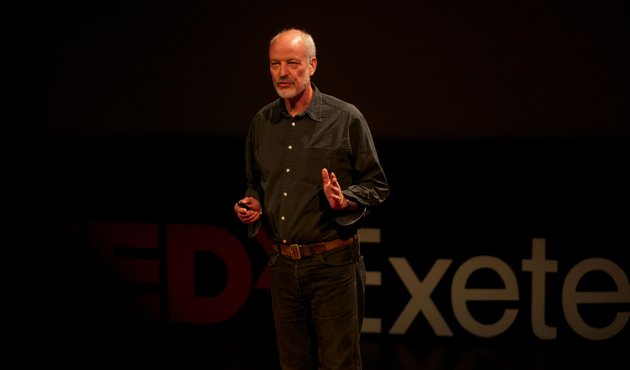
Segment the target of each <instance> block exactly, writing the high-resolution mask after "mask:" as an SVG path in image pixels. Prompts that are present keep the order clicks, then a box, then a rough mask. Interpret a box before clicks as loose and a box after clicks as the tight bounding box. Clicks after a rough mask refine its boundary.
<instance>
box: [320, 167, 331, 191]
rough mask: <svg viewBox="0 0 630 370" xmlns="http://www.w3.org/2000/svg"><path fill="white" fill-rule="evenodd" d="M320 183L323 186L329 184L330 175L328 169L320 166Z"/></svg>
mask: <svg viewBox="0 0 630 370" xmlns="http://www.w3.org/2000/svg"><path fill="white" fill-rule="evenodd" d="M322 183H323V184H324V187H328V186H330V176H329V175H328V170H327V169H325V168H322Z"/></svg>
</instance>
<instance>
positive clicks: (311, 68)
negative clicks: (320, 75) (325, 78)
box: [309, 57, 317, 76]
mask: <svg viewBox="0 0 630 370" xmlns="http://www.w3.org/2000/svg"><path fill="white" fill-rule="evenodd" d="M316 69H317V57H312V58H311V63H310V65H309V76H312V75H314V74H315V70H316Z"/></svg>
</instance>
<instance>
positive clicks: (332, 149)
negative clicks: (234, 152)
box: [245, 84, 389, 244]
mask: <svg viewBox="0 0 630 370" xmlns="http://www.w3.org/2000/svg"><path fill="white" fill-rule="evenodd" d="M312 86H313V90H314V95H313V98H312V100H311V103H310V105H309V107H308V109H307V110H306V111H305V112H304V113H302V114H300V115H297V116H295V117H291V116H290V115H289V114H288V113H287V111H286V109H285V105H284V100H283V99H280V98H279V99H277V100H275V101H274V102H272V103H270V104H268V105H266V106H265V107H263V108H262V109H261V110H260V111H259V112H258V113H257V114H256V115H255V116H254V118H253V120H252V123H251V126H250V129H249V133H248V135H247V141H246V159H245V160H246V177H247V191H246V194H245V195H247V196H253V197H255V198H257V199H258V200H259V201H260V202H261V205H262V210H263V217H262V218H261V221H260V222H259V223H258V224H256V225H252V226H251V227H250V229H249V234H250V236H254V235H255V234H256V233H257V232H258V229H259V227H260V223H261V222H262V223H263V224H264V227H265V228H266V231H267V234H268V236H269V238H270V239H271V240H272V242H275V243H298V244H308V243H317V242H323V241H329V240H333V239H337V238H341V239H345V238H346V237H349V236H350V235H352V234H354V233H355V232H356V231H357V229H358V228H359V226H360V222H358V221H360V220H361V219H362V217H363V216H364V215H365V211H366V209H368V208H369V207H373V206H376V205H378V204H379V203H381V202H383V201H384V200H385V199H386V198H387V196H388V194H389V186H388V183H387V179H386V177H385V174H384V172H383V169H382V168H381V165H380V162H379V159H378V155H377V152H376V149H375V146H374V142H373V139H372V135H371V133H370V129H369V127H368V124H367V121H366V120H365V118H364V117H363V114H361V112H360V111H359V110H358V109H357V108H356V107H355V106H354V105H352V104H349V103H347V102H344V101H342V100H340V99H337V98H335V97H333V96H330V95H327V94H324V93H321V92H320V91H319V90H318V89H317V87H315V85H314V84H313V85H312ZM323 168H327V169H328V171H329V172H334V173H335V175H336V176H337V179H338V180H339V184H340V185H341V188H342V189H343V192H344V194H345V195H346V197H347V198H349V199H352V200H354V201H356V202H357V203H358V205H359V210H358V211H354V212H352V213H349V212H344V211H333V210H332V209H331V208H330V205H329V203H328V200H327V199H326V196H325V195H324V191H323V184H322V176H321V170H322V169H323Z"/></svg>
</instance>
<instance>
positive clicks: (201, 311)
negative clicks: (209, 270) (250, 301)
mask: <svg viewBox="0 0 630 370" xmlns="http://www.w3.org/2000/svg"><path fill="white" fill-rule="evenodd" d="M166 240H167V243H166V245H167V248H166V249H167V258H166V260H167V261H168V264H167V275H168V295H169V296H168V309H169V316H170V317H169V321H173V322H182V323H194V324H212V323H217V322H221V321H224V320H227V319H229V318H230V317H232V316H233V315H234V314H236V313H237V312H238V311H239V309H240V308H241V307H242V306H243V305H244V304H245V302H246V301H247V297H248V295H249V291H250V285H251V283H252V268H251V263H250V261H249V256H248V255H247V253H246V252H245V249H244V248H243V246H242V245H241V243H240V241H239V240H238V239H237V238H235V237H234V236H233V235H232V234H230V233H229V232H228V231H226V230H225V229H222V228H220V227H217V226H214V225H167V229H166ZM195 251H210V252H213V253H215V254H216V255H217V256H218V257H220V258H221V260H222V261H223V262H224V263H225V266H226V269H227V273H228V277H227V283H226V286H225V288H224V289H223V291H222V292H221V293H220V294H218V295H217V296H215V297H198V296H195V282H194V271H193V269H194V260H193V258H194V252H195Z"/></svg>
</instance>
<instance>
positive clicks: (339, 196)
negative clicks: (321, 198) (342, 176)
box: [322, 168, 348, 209]
mask: <svg viewBox="0 0 630 370" xmlns="http://www.w3.org/2000/svg"><path fill="white" fill-rule="evenodd" d="M322 183H323V185H324V194H326V199H328V203H329V204H330V208H332V209H344V208H346V207H347V206H348V199H347V198H346V197H345V196H344V195H343V193H342V192H341V186H340V185H339V182H338V181H337V176H335V173H334V172H331V173H330V175H329V174H328V170H327V169H325V168H323V169H322Z"/></svg>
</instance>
